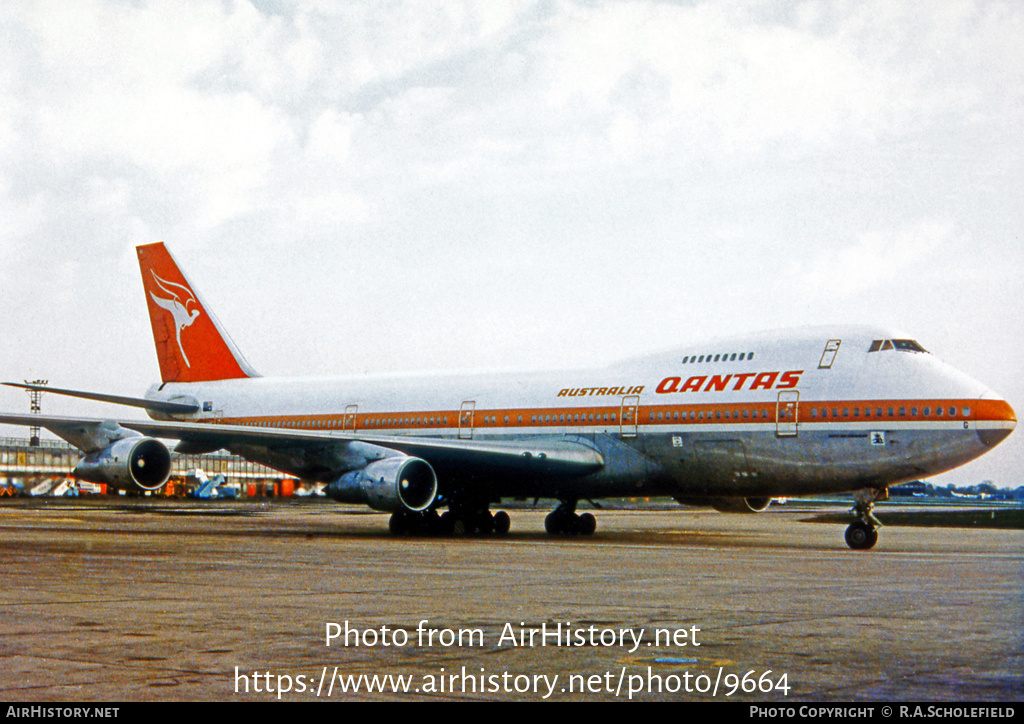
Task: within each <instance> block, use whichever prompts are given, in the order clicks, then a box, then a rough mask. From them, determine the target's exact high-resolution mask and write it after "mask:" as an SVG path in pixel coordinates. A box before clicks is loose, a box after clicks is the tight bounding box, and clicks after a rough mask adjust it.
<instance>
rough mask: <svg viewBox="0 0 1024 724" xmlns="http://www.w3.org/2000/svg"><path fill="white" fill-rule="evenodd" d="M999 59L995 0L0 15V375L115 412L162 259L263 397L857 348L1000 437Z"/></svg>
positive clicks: (1017, 7)
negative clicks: (990, 419) (194, 294)
mask: <svg viewBox="0 0 1024 724" xmlns="http://www.w3.org/2000/svg"><path fill="white" fill-rule="evenodd" d="M1022 58H1024V6H1022V5H1021V4H1020V3H1016V2H959V1H956V0H943V2H941V3H920V2H898V1H894V0H879V1H877V2H871V1H870V0H869V1H861V0H857V1H856V2H848V3H844V2H792V3H769V2H763V3H762V2H719V1H715V2H640V1H636V2H634V1H630V2H599V1H593V2H571V1H561V2H560V1H556V0H550V1H549V0H540V1H537V2H533V1H526V0H524V1H523V2H512V1H503V2H493V1H491V0H480V1H478V2H474V1H468V2H454V1H452V0H443V1H442V2H428V1H426V0H415V1H410V2H402V1H395V2H377V1H374V2H345V3H336V2H301V3H299V2H283V1H282V2H277V1H275V0H251V1H249V2H245V1H241V0H238V1H235V2H232V1H229V0H225V1H224V2H180V1H175V2H118V3H114V2H104V1H102V0H92V1H90V0H78V1H76V2H74V3H68V2H29V1H21V0H15V1H14V2H6V3H3V4H2V5H0V300H2V303H3V312H2V314H0V378H2V379H12V380H22V379H35V378H39V377H42V378H47V379H49V380H50V382H51V384H53V385H57V386H67V387H80V388H86V389H96V390H102V391H111V392H121V393H125V394H141V393H142V392H143V391H144V390H145V388H146V387H147V386H148V385H149V384H150V383H151V382H153V381H155V380H156V379H158V376H159V371H158V368H157V364H156V357H155V353H154V351H153V347H152V343H151V341H150V333H149V327H148V319H147V316H146V309H145V304H144V303H143V297H142V288H141V283H140V280H139V274H138V267H137V263H136V260H135V254H134V247H135V245H137V244H141V243H148V242H152V241H161V240H162V241H166V242H167V244H168V246H169V247H170V248H171V250H172V251H173V252H174V254H175V255H176V257H177V258H178V260H179V262H181V264H182V265H183V266H184V268H185V269H186V271H187V273H189V275H190V276H191V278H192V280H193V282H195V283H196V285H197V286H198V287H199V288H200V290H201V291H202V293H203V294H204V296H205V297H206V300H207V302H209V303H210V305H211V306H212V307H213V308H214V309H215V310H216V312H217V315H218V316H219V317H220V319H221V321H222V322H223V323H224V324H225V325H226V326H227V328H228V329H229V330H230V332H231V334H232V336H233V337H234V339H235V341H236V342H237V343H238V345H239V346H240V347H241V349H242V350H243V351H244V352H245V354H246V356H247V357H248V358H249V360H250V362H251V363H252V364H253V366H254V367H255V368H256V369H257V370H259V371H260V372H262V373H263V374H268V375H269V374H288V375H295V374H300V375H305V374H309V375H321V374H349V373H368V372H376V371H397V370H423V369H454V368H509V367H512V368H516V367H527V368H535V367H541V366H577V365H587V364H591V363H604V362H608V361H613V360H615V359H619V358H622V357H627V356H629V355H632V354H634V353H638V352H643V351H648V350H651V349H661V348H665V347H667V346H672V345H675V344H681V343H686V342H691V341H696V340H701V339H705V338H708V337H715V336H722V335H732V334H736V333H743V332H747V331H753V330H761V329H776V328H783V327H791V326H799V325H805V324H830V323H843V322H857V323H870V324H882V325H888V326H894V327H896V328H899V329H902V330H906V331H907V332H908V333H909V334H910V335H912V336H913V337H915V338H917V339H918V340H919V341H921V343H922V344H924V346H925V347H927V348H928V349H930V350H932V351H933V352H934V353H936V354H938V355H939V356H940V357H942V358H943V359H945V360H946V361H948V362H950V363H952V364H953V365H955V366H957V367H959V368H960V369H962V370H964V371H965V372H968V373H969V374H971V375H973V376H974V377H977V378H978V379H980V380H982V381H984V382H986V383H987V384H989V385H991V386H992V387H993V388H994V389H995V390H997V391H998V392H1000V393H1002V394H1003V395H1005V396H1006V397H1007V398H1008V399H1009V401H1010V403H1011V404H1012V405H1013V406H1014V407H1015V409H1017V410H1018V411H1019V410H1021V409H1022V408H1024V381H1022V379H1021V375H1019V374H1018V371H1019V370H1020V369H1021V367H1022V363H1024V352H1022V344H1021V339H1024V335H1022V332H1024V322H1022V320H1021V315H1020V309H1019V305H1020V303H1021V297H1022V291H1024V271H1022V268H1024V244H1022V226H1024V224H1022V222H1024V205H1022V203H1021V197H1022V191H1024V171H1022V169H1024V152H1022V150H1024V140H1022V139H1024V134H1022V132H1021V129H1022V128H1024V102H1022V96H1024V63H1022V62H1021V59H1022ZM0 407H2V408H3V409H8V410H15V411H20V410H24V409H27V396H26V395H25V394H24V393H23V392H19V391H15V390H7V391H6V392H2V393H0ZM107 409H109V408H104V407H102V406H98V405H96V404H95V403H84V402H82V403H79V402H75V401H71V400H60V399H58V398H55V397H52V396H51V397H48V398H46V399H45V400H44V411H46V412H50V413H62V414H71V413H76V414H90V415H98V414H102V412H103V411H104V410H107ZM1022 439H1024V435H1022V433H1021V432H1020V431H1018V432H1017V434H1016V435H1014V436H1012V437H1011V438H1010V440H1009V441H1008V442H1007V443H1004V445H1003V446H1001V448H1000V449H999V450H997V451H996V452H995V453H993V454H992V455H990V456H988V457H987V458H983V459H982V460H980V461H978V462H976V463H973V464H972V465H971V466H968V467H967V468H964V469H962V470H961V471H958V472H955V473H952V474H949V475H947V476H944V477H943V478H939V479H937V482H939V483H942V484H944V483H945V482H957V483H961V482H965V483H966V482H979V481H980V480H983V479H985V478H992V479H993V480H995V482H997V484H1000V485H1004V486H1016V485H1019V484H1021V483H1022V482H1024V480H1021V479H1020V477H1019V476H1018V470H1019V468H1020V464H1021V462H1022V460H1024V443H1022V442H1021V440H1022Z"/></svg>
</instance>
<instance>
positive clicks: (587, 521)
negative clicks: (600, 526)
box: [576, 513, 597, 535]
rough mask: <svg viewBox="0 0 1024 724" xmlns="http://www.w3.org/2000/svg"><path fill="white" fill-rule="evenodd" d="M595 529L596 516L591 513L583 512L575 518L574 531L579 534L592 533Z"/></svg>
mask: <svg viewBox="0 0 1024 724" xmlns="http://www.w3.org/2000/svg"><path fill="white" fill-rule="evenodd" d="M595 530H597V518H595V517H594V516H593V514H591V513H584V514H583V515H581V516H580V517H579V518H577V519H576V532H578V533H579V534H580V535H594V531H595Z"/></svg>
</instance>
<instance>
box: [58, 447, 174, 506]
mask: <svg viewBox="0 0 1024 724" xmlns="http://www.w3.org/2000/svg"><path fill="white" fill-rule="evenodd" d="M170 476H171V453H170V452H169V451H168V450H167V448H166V447H165V446H164V444H163V443H162V442H160V441H159V440H154V439H153V438H151V437H126V438H123V439H121V440H118V441H116V442H114V443H113V444H111V445H110V446H109V447H106V448H104V449H103V450H100V451H98V452H94V453H90V454H89V455H86V456H85V457H84V458H82V460H81V461H80V462H79V463H78V465H77V466H76V467H75V477H77V478H79V479H81V480H86V481H88V482H90V483H106V484H107V485H108V486H110V487H112V488H117V489H119V490H127V491H137V492H138V491H141V492H151V491H154V490H159V489H160V488H162V487H163V486H164V483H166V482H167V479H168V478H169V477H170Z"/></svg>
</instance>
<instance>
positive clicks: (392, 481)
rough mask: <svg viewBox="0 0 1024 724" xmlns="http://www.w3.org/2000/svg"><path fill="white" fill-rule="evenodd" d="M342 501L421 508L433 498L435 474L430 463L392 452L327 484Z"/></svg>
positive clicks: (378, 506) (382, 507)
mask: <svg viewBox="0 0 1024 724" xmlns="http://www.w3.org/2000/svg"><path fill="white" fill-rule="evenodd" d="M327 494H328V495H329V496H330V497H331V498H334V499H335V500H338V501H341V502H343V503H365V504H366V505H369V506H370V507H371V508H373V509H375V510H383V511H387V512H394V511H396V510H403V509H404V510H411V511H416V512H418V511H421V510H426V509H427V508H429V507H430V506H431V505H433V504H434V500H435V499H436V498H437V476H436V475H435V474H434V469H433V468H432V467H430V463H428V462H427V461H426V460H421V459H420V458H414V457H409V456H407V455H396V456H394V457H389V458H384V459H383V460H378V461H376V462H373V463H370V464H369V465H367V466H366V467H365V468H363V469H361V470H353V471H352V472H350V473H345V474H344V475H342V476H341V477H340V478H338V479H337V480H335V481H334V482H333V483H331V484H330V485H329V486H328V487H327Z"/></svg>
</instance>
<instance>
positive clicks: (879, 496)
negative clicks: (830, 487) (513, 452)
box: [846, 488, 889, 551]
mask: <svg viewBox="0 0 1024 724" xmlns="http://www.w3.org/2000/svg"><path fill="white" fill-rule="evenodd" d="M888 498H889V490H888V488H881V489H875V488H865V489H863V490H858V491H857V492H856V493H855V494H854V496H853V500H854V504H853V511H852V512H853V513H854V514H855V515H856V516H857V518H858V519H857V520H855V521H854V522H853V523H851V524H850V527H849V528H847V529H846V545H848V546H850V548H853V549H854V550H855V551H866V550H869V549H871V548H873V547H874V545H875V543H877V542H878V529H879V528H881V527H882V524H881V523H880V522H879V521H878V518H876V517H875V516H873V515H872V514H871V510H872V508H874V507H875V501H878V500H888Z"/></svg>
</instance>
